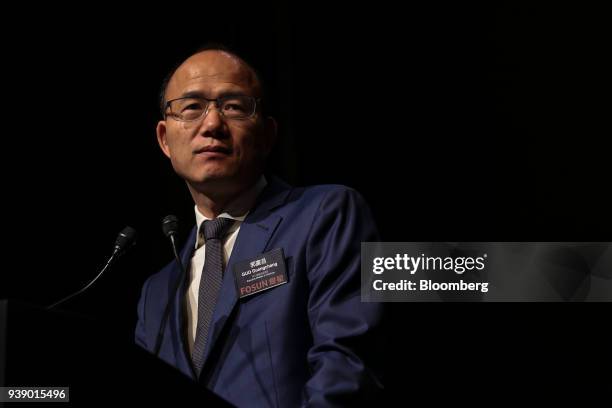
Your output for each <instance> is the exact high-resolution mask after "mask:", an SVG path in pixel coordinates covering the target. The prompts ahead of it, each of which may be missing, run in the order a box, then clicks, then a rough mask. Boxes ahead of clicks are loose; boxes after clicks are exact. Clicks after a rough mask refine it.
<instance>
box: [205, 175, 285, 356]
mask: <svg viewBox="0 0 612 408" xmlns="http://www.w3.org/2000/svg"><path fill="white" fill-rule="evenodd" d="M289 192H290V188H289V186H288V185H286V184H285V183H283V182H281V181H279V180H277V179H275V178H271V180H270V183H269V184H268V186H267V187H266V188H265V189H264V191H263V192H262V194H261V198H260V199H259V200H258V203H257V204H256V206H255V207H254V208H253V210H252V211H251V212H250V213H249V215H248V216H247V217H246V218H245V220H244V221H243V223H242V225H241V226H240V231H239V232H238V237H237V238H236V243H235V244H234V248H233V250H232V255H231V256H230V259H229V260H228V263H227V267H226V269H225V272H224V274H223V283H222V286H221V292H220V294H219V300H218V302H217V307H216V308H215V312H214V313H213V317H212V322H211V326H210V327H211V332H210V333H209V341H208V342H207V343H208V344H207V345H206V353H205V361H208V354H209V352H210V350H211V349H212V348H213V347H214V346H215V343H217V341H218V340H219V336H220V334H221V332H222V331H223V328H224V327H225V324H226V323H227V321H228V319H229V318H230V316H231V314H232V311H233V310H234V307H235V306H236V303H237V301H238V296H237V293H236V284H235V281H234V272H233V266H234V264H235V263H236V262H240V261H244V260H246V259H249V258H253V257H255V256H257V255H258V254H261V253H263V252H265V251H266V248H267V245H268V242H269V241H270V238H271V237H272V235H273V234H274V231H275V230H276V228H277V227H278V225H279V224H280V222H281V221H282V217H281V216H279V215H277V214H274V213H272V212H271V210H272V209H274V208H276V207H278V206H279V205H281V204H283V203H284V201H285V199H286V198H287V195H288V194H289Z"/></svg>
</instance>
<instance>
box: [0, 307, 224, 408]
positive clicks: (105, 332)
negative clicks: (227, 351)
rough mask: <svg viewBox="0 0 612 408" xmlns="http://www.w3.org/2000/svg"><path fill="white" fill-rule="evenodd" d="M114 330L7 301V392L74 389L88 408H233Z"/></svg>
mask: <svg viewBox="0 0 612 408" xmlns="http://www.w3.org/2000/svg"><path fill="white" fill-rule="evenodd" d="M111 324H112V322H104V321H102V320H101V319H96V318H91V317H88V316H84V315H79V314H75V313H70V312H65V311H55V310H50V311H49V310H45V309H43V308H40V307H37V306H34V305H30V304H26V303H23V302H19V301H13V300H0V387H10V386H20V387H70V391H69V395H70V402H71V403H74V404H82V405H85V404H87V405H91V404H92V403H93V404H96V405H98V404H100V403H112V404H113V405H114V404H117V403H121V402H133V403H138V404H139V405H143V404H147V403H151V404H154V405H155V406H157V405H158V404H160V403H162V404H164V403H171V404H176V403H179V404H180V403H186V404H189V405H195V404H199V403H202V404H207V406H213V407H217V406H219V407H228V406H231V405H230V404H229V403H228V402H226V401H225V400H223V399H221V398H220V397H218V396H216V395H215V394H213V393H212V392H210V391H208V390H206V389H205V388H203V387H202V386H199V385H197V384H196V383H195V382H193V381H192V380H191V379H190V378H188V377H186V376H184V375H183V374H182V373H181V372H179V371H178V370H176V369H175V368H174V367H172V366H170V365H168V364H166V363H164V362H163V361H161V360H160V359H158V358H157V357H156V356H154V355H152V354H150V353H149V352H148V351H146V350H143V349H142V348H140V347H138V346H137V345H135V344H132V343H131V341H130V340H128V338H125V339H120V338H119V336H118V335H117V333H115V331H116V330H115V331H113V330H112V327H111ZM1 404H2V403H0V405H1Z"/></svg>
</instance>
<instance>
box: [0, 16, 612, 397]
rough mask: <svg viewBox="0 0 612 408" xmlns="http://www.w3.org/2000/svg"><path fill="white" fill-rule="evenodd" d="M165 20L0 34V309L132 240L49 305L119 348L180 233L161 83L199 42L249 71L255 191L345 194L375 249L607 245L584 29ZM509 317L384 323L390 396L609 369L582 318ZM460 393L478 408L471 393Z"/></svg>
mask: <svg viewBox="0 0 612 408" xmlns="http://www.w3.org/2000/svg"><path fill="white" fill-rule="evenodd" d="M185 7H187V5H179V4H176V5H166V6H163V7H159V6H155V9H154V10H151V9H148V10H140V11H129V12H128V11H126V10H125V9H120V8H116V9H112V10H111V9H110V7H101V6H93V5H89V6H87V7H85V6H82V7H81V8H79V7H77V6H71V8H70V9H61V8H58V7H57V6H54V8H53V9H52V10H48V9H41V8H38V7H37V9H36V13H35V14H32V13H30V12H28V13H26V11H25V10H21V11H19V12H17V11H15V12H11V13H8V14H7V18H12V19H15V21H17V22H18V24H17V25H16V26H12V27H10V28H9V27H8V26H5V27H4V28H2V31H3V32H2V34H3V37H4V38H5V39H6V42H5V44H4V45H3V51H4V52H3V54H4V57H3V65H4V68H5V70H4V71H5V74H4V87H3V88H4V89H3V91H4V92H3V95H4V98H3V99H4V105H5V108H4V115H3V119H4V120H3V125H4V126H3V131H4V132H3V141H4V149H3V150H4V157H3V159H4V160H2V170H3V171H2V180H3V187H4V188H3V191H4V194H3V202H4V204H5V205H4V211H5V220H7V221H8V225H6V226H5V238H6V239H8V242H7V243H5V244H4V258H5V266H4V268H3V273H2V275H1V277H0V297H11V298H18V299H23V300H27V301H31V302H34V303H39V304H46V303H51V302H53V301H55V300H57V299H58V298H60V297H62V296H64V295H65V294H67V293H69V292H71V291H73V290H76V289H77V288H79V287H80V286H81V285H82V284H84V283H85V282H87V281H88V279H90V278H91V277H93V276H94V275H95V273H96V270H97V269H98V268H99V267H100V266H101V265H102V264H103V260H104V259H105V256H107V255H108V254H109V251H110V250H111V245H112V242H113V240H114V238H115V236H116V234H117V232H118V231H119V230H120V229H121V228H123V227H124V226H125V225H132V226H133V227H135V228H136V229H137V230H138V231H139V234H140V238H139V242H138V245H137V246H136V248H135V250H134V251H133V252H132V253H130V254H129V255H127V256H126V258H125V259H124V260H123V261H122V262H121V263H120V264H118V265H117V268H116V269H114V270H113V271H111V272H110V273H108V275H107V276H105V277H103V279H102V280H101V281H100V282H99V284H97V285H96V287H94V288H92V290H91V291H90V292H89V293H88V294H87V295H85V296H83V297H81V298H80V299H77V300H75V301H73V302H72V303H70V304H68V305H66V308H69V309H74V310H80V311H84V312H86V313H92V314H99V315H102V316H104V317H109V316H110V317H112V318H113V319H115V320H116V322H117V325H116V330H117V331H118V333H120V334H121V335H122V336H125V338H126V339H128V338H129V337H130V336H131V335H132V327H133V325H134V321H135V303H136V300H137V298H138V295H139V290H140V286H141V284H142V282H143V281H144V279H145V278H146V277H147V276H149V275H150V274H151V273H153V272H155V271H156V270H158V269H159V268H160V267H161V266H163V265H164V264H166V263H167V262H169V261H170V260H171V252H170V250H169V248H168V245H167V242H166V241H165V239H164V238H163V236H162V234H161V230H160V226H159V223H160V220H161V218H162V217H163V216H165V215H167V214H169V213H174V214H177V215H178V216H179V218H180V219H181V221H182V225H183V230H182V234H183V236H184V235H185V234H186V233H187V232H188V229H189V227H190V226H191V224H192V223H193V206H192V203H191V200H190V196H189V194H188V193H187V189H186V187H185V186H184V183H183V182H182V181H181V180H179V179H178V177H177V176H175V175H174V173H173V172H172V169H171V167H170V164H169V163H168V162H167V160H166V159H165V157H163V155H162V154H161V152H160V151H159V149H158V147H157V145H156V141H155V133H154V129H155V124H156V122H157V120H158V119H159V113H158V108H157V94H158V91H159V84H160V81H161V80H162V78H163V77H164V75H165V74H166V73H167V71H168V70H169V69H170V68H171V66H172V65H173V64H174V63H175V62H177V61H178V60H180V59H181V58H183V57H184V56H185V55H186V53H187V52H189V51H190V50H192V49H193V48H195V47H197V46H198V45H200V44H202V43H204V42H206V41H211V40H212V41H223V42H226V43H228V44H230V45H232V46H234V47H236V49H238V50H239V51H243V52H245V53H246V56H247V58H248V59H250V60H251V61H252V62H253V63H254V65H256V66H258V67H259V68H260V69H261V70H262V71H263V72H264V77H266V79H267V82H268V86H269V88H270V91H271V94H272V96H273V108H274V111H275V112H276V116H277V118H278V120H279V122H280V126H281V128H280V131H281V137H282V141H281V143H280V144H279V146H278V147H277V149H276V151H275V153H274V157H273V158H272V161H271V163H270V168H271V171H273V172H275V173H276V174H278V175H279V176H280V177H281V178H284V179H285V180H287V181H289V182H291V183H293V184H297V185H304V184H320V183H339V184H346V185H349V186H351V187H354V188H355V189H357V190H359V191H360V192H361V193H362V194H363V195H364V197H365V198H366V200H367V201H368V202H369V203H370V205H371V207H372V210H373V213H374V216H375V218H376V221H377V223H378V225H379V228H380V231H381V234H382V238H383V240H385V241H429V240H438V241H442V240H520V241H528V240H607V241H609V240H610V238H611V233H610V231H611V229H610V228H611V227H612V216H611V215H610V210H609V209H610V208H612V205H611V204H612V200H610V198H609V194H608V190H609V184H610V183H609V181H608V179H609V175H610V174H611V170H612V164H611V162H610V160H609V157H608V156H609V149H608V148H607V145H608V143H607V141H608V139H609V138H610V136H609V135H610V134H611V133H610V127H609V124H608V122H607V118H608V117H609V114H607V112H606V111H604V109H605V108H604V106H607V105H609V104H606V103H604V101H606V100H607V99H608V95H609V92H607V91H606V90H605V89H606V88H605V84H606V81H607V78H606V77H604V75H603V72H604V68H603V66H602V63H603V60H604V59H605V58H604V57H605V52H604V49H605V48H604V47H603V39H602V37H601V35H602V31H603V30H602V27H603V24H602V22H601V21H599V20H600V18H599V15H600V13H598V12H597V11H596V10H584V9H581V10H575V9H573V8H572V7H569V6H568V7H566V6H562V5H558V4H557V5H551V6H538V7H533V6H527V5H525V6H499V7H484V8H483V7H476V6H465V5H460V6H457V5H455V6H449V5H445V6H443V5H431V6H414V5H411V6H402V8H399V6H398V7H397V8H395V9H390V8H388V7H387V6H384V7H383V6H382V5H373V4H370V5H364V6H361V7H359V8H355V7H352V8H347V9H343V10H331V9H329V5H327V6H326V7H323V6H321V5H319V6H314V5H312V4H309V5H304V6H302V7H297V6H295V7H294V6H288V5H279V4H277V5H269V6H266V5H257V6H248V7H245V6H240V7H237V6H234V7H230V6H229V5H224V4H221V5H217V6H212V5H211V6H207V7H208V8H203V7H202V8H193V9H189V10H184V9H183V8H185ZM527 306H529V305H519V306H512V305H488V306H487V307H486V308H485V307H483V306H482V305H476V306H471V305H468V306H463V305H462V306H458V305H452V306H449V305H433V306H432V305H407V304H402V305H389V314H388V316H389V318H388V322H389V330H390V332H389V333H390V334H389V348H388V349H387V350H386V351H387V353H383V352H382V351H381V358H385V359H386V361H387V363H388V367H389V374H390V375H389V378H390V381H389V383H390V385H391V387H390V389H391V390H392V391H394V393H393V394H392V395H394V396H399V395H400V393H399V389H400V387H394V385H404V384H410V385H412V386H415V381H416V384H418V385H419V386H420V387H422V389H423V388H424V389H428V388H427V387H429V386H431V387H432V388H431V390H434V385H436V384H437V385H440V386H449V385H450V384H451V382H452V381H451V378H454V379H457V378H465V377H466V376H465V375H464V374H463V371H464V370H465V369H467V367H471V364H472V362H476V363H477V364H478V366H477V368H479V369H480V375H479V378H482V377H487V378H488V379H489V381H491V382H492V383H494V382H495V381H494V380H493V379H495V378H497V377H496V376H495V375H497V376H498V377H499V376H502V377H503V375H504V374H503V373H506V372H508V370H510V369H516V368H518V369H519V370H521V372H522V374H523V376H524V375H527V376H528V378H529V379H530V380H531V382H530V384H531V385H532V386H534V387H536V388H537V384H538V383H539V382H538V381H541V379H542V378H552V379H553V380H554V381H557V383H556V384H558V383H559V381H565V380H567V381H569V382H568V384H570V383H571V384H574V383H573V382H572V381H573V379H575V376H576V373H582V374H584V373H586V374H587V375H590V374H589V373H593V372H594V371H593V370H594V368H593V366H591V365H590V364H591V362H592V361H606V359H608V361H609V358H610V354H609V352H607V354H606V353H604V352H603V344H605V342H604V343H600V342H602V341H603V340H602V337H601V336H603V334H602V333H601V332H600V330H603V329H602V327H603V324H602V322H603V321H605V319H606V318H605V314H604V312H603V311H602V310H600V309H595V308H584V307H581V308H567V309H562V310H559V309H558V308H552V307H550V306H539V305H533V306H529V308H528V307H527ZM534 338H537V339H538V342H539V343H538V344H539V346H538V347H535V346H533V343H532V342H533V339H534ZM603 338H605V336H603ZM607 338H608V340H609V337H607ZM608 343H609V341H608ZM449 345H452V347H450V348H449ZM416 349H422V350H424V353H423V354H421V353H419V354H417V356H416V357H415V355H414V354H413V352H414V351H415V350H416ZM409 351H410V352H409ZM461 351H462V352H461ZM584 353H586V354H584ZM590 353H592V354H590ZM597 353H600V354H597ZM468 355H470V356H471V357H470V358H469V359H468V358H467V357H466V356H468ZM425 356H429V357H425ZM492 356H493V357H495V358H493V357H492ZM464 357H465V358H464ZM538 359H540V360H538ZM535 360H538V361H540V363H542V362H543V364H544V365H543V366H539V367H544V368H541V369H543V370H545V373H544V374H542V375H540V374H541V373H540V372H539V371H536V372H537V373H538V374H534V372H533V370H532V368H533V364H534V361H535ZM578 362H579V363H578ZM557 364H559V367H560V366H563V369H566V370H567V372H568V373H570V377H568V378H569V379H568V378H566V377H557V376H558V375H559V374H558V373H559V372H560V371H559V370H561V371H563V370H562V369H560V368H559V367H558V366H557ZM571 364H574V365H571ZM576 364H580V365H579V366H576ZM568 365H569V366H568ZM471 368H474V367H471ZM449 370H450V371H449ZM420 372H423V373H424V376H425V377H426V378H422V377H421V376H420V375H419V373H420ZM490 373H494V374H495V375H492V376H491V375H489V374H490ZM532 377H533V378H532ZM432 378H436V379H437V380H436V381H433V380H432V381H431V382H429V381H428V380H427V381H426V379H432ZM503 378H504V381H506V382H505V383H503V384H508V381H509V380H508V379H506V378H505V377H503ZM583 378H584V377H583ZM588 378H589V379H590V378H591V377H588ZM447 380H448V381H447ZM463 381H467V380H465V379H464V380H463ZM480 381H482V379H481V380H480ZM554 381H553V382H554ZM589 381H590V380H589ZM460 384H462V385H466V384H467V385H468V386H470V387H471V388H472V390H473V391H474V398H476V399H478V397H477V390H478V386H477V385H476V384H477V383H465V384H464V383H463V382H460ZM534 384H535V385H534ZM563 384H565V383H564V382H563ZM415 387H416V386H415ZM417 388H418V387H417ZM561 388H563V387H561ZM493 389H496V388H495V386H493ZM523 389H524V388H523ZM566 389H567V388H566ZM498 391H499V394H497V395H498V396H499V395H502V396H503V395H508V394H511V392H510V391H509V389H508V388H506V387H501V386H500V387H499V389H498ZM395 392H396V393H395ZM581 392H582V391H581ZM462 395H463V394H462ZM469 395H471V394H469ZM555 395H557V394H555ZM413 396H414V397H416V395H413ZM464 396H465V395H464ZM470 398H471V397H470Z"/></svg>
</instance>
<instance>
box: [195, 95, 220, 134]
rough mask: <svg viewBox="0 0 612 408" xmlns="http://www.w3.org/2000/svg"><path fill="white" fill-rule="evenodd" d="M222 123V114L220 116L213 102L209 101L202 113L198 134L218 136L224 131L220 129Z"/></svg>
mask: <svg viewBox="0 0 612 408" xmlns="http://www.w3.org/2000/svg"><path fill="white" fill-rule="evenodd" d="M224 125H225V123H224V122H223V116H221V113H220V112H219V110H218V109H217V107H216V106H215V104H213V103H211V104H210V105H208V109H207V110H206V112H205V113H204V118H203V119H202V125H201V126H200V134H202V135H203V136H210V137H220V136H222V135H223V134H224V133H225V132H223V131H222V130H223V126H224Z"/></svg>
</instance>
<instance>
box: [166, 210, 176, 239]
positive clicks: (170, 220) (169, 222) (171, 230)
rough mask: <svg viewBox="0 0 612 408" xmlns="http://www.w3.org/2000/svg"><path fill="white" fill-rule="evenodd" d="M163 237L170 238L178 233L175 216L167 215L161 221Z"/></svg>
mask: <svg viewBox="0 0 612 408" xmlns="http://www.w3.org/2000/svg"><path fill="white" fill-rule="evenodd" d="M162 230H163V231H164V235H165V236H167V237H170V236H171V235H174V234H176V233H177V232H178V218H177V217H176V215H167V216H165V217H164V219H163V220H162Z"/></svg>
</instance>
